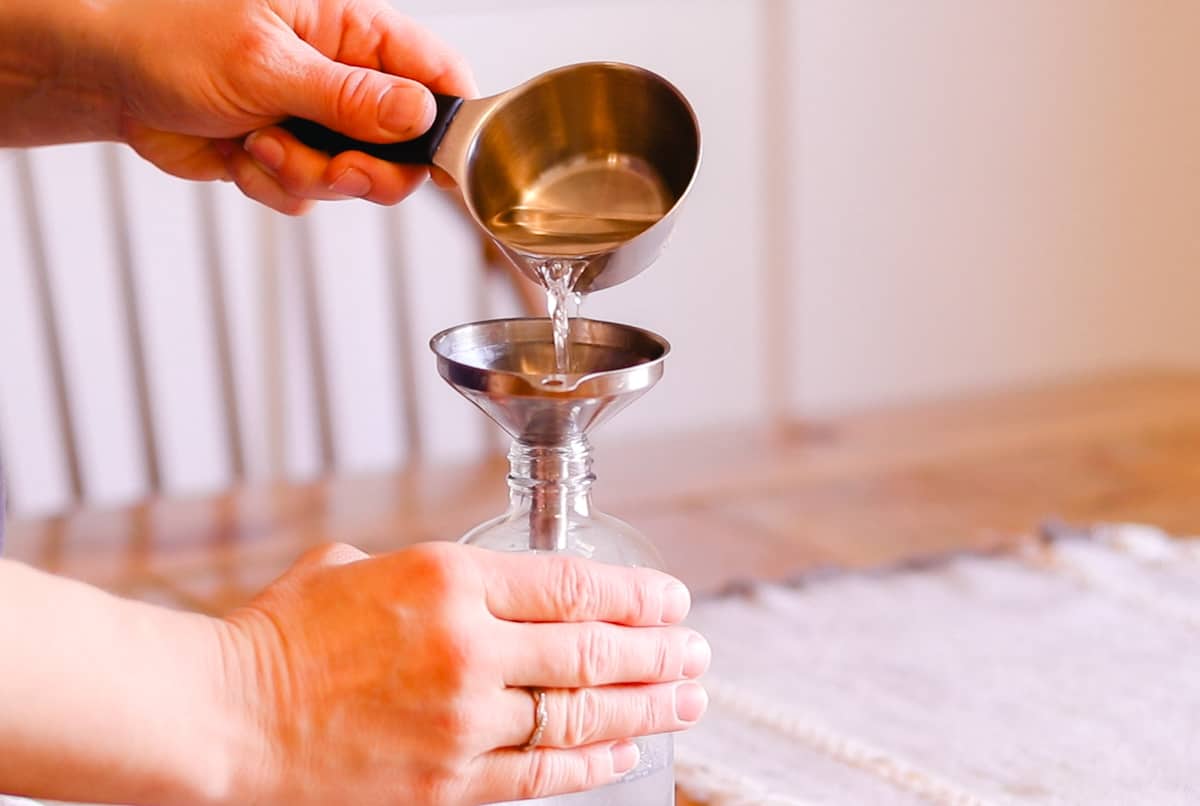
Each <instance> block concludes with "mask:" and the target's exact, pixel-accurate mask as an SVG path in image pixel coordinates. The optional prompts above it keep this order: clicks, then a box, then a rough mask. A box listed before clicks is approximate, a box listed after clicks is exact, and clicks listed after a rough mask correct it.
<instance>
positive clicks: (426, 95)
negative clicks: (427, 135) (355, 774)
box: [379, 87, 435, 140]
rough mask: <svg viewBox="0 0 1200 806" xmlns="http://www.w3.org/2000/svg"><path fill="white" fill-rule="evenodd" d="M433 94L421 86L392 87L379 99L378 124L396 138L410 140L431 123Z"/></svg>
mask: <svg viewBox="0 0 1200 806" xmlns="http://www.w3.org/2000/svg"><path fill="white" fill-rule="evenodd" d="M434 114H435V110H434V103H433V95H431V94H430V92H429V90H427V89H424V88H422V87H392V88H391V89H390V90H388V91H387V92H386V93H384V95H383V98H381V99H380V100H379V125H380V126H382V127H383V128H385V129H387V130H388V131H390V132H392V133H393V134H395V135H396V139H398V140H411V139H412V138H414V137H417V136H419V135H421V134H423V133H424V132H425V130H426V129H428V128H429V127H430V126H431V125H432V124H433V118H434Z"/></svg>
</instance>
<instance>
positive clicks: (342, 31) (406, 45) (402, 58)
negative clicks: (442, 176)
mask: <svg viewBox="0 0 1200 806" xmlns="http://www.w3.org/2000/svg"><path fill="white" fill-rule="evenodd" d="M297 22H298V23H299V24H298V25H297V26H296V33H297V34H299V36H300V37H301V38H303V39H304V40H306V41H308V42H310V43H312V44H313V45H314V46H315V47H317V48H318V49H319V50H320V51H321V52H322V53H324V54H325V55H326V56H328V57H329V58H331V59H336V60H338V61H340V62H345V63H346V64H353V65H359V66H362V67H370V68H373V69H377V70H382V71H384V72H387V73H391V74H393V75H400V76H407V77H408V78H411V79H413V80H414V81H418V82H420V83H421V84H424V85H425V86H427V87H429V88H430V89H432V90H433V91H434V92H442V93H448V94H451V95H462V96H465V97H474V96H475V95H477V94H478V90H477V88H476V86H475V79H474V77H473V76H472V75H471V70H470V68H469V67H468V66H467V63H466V62H465V61H464V60H463V58H462V57H461V56H460V55H459V54H458V53H457V52H456V51H455V50H454V49H453V48H451V47H449V46H448V45H446V43H445V42H443V41H442V40H441V39H439V38H438V37H437V36H435V35H434V34H432V33H431V32H430V31H428V30H427V29H425V28H423V27H421V26H420V25H418V24H417V23H416V22H414V21H413V20H412V19H410V18H409V17H406V16H405V15H403V14H401V13H400V12H399V11H397V10H396V9H395V8H393V7H391V6H390V5H387V4H385V3H375V2H366V3H357V4H355V5H354V6H352V7H350V8H349V9H348V10H346V11H344V12H343V17H342V19H341V20H340V23H339V25H338V26H337V30H336V31H332V32H331V31H327V30H324V29H323V28H322V26H323V24H325V23H327V22H328V19H327V18H321V17H316V18H313V19H312V20H311V21H304V20H298V21H297Z"/></svg>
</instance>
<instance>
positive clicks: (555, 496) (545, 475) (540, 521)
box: [508, 437, 596, 551]
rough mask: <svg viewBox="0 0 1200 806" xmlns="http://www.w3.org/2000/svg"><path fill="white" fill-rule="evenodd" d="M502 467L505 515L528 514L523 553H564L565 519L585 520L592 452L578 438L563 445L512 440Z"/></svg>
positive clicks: (589, 487) (589, 498)
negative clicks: (506, 498)
mask: <svg viewBox="0 0 1200 806" xmlns="http://www.w3.org/2000/svg"><path fill="white" fill-rule="evenodd" d="M508 462H509V473H508V489H509V501H510V503H511V510H512V511H513V512H514V513H519V514H521V515H524V513H525V511H526V510H527V511H528V518H529V547H530V548H531V549H534V550H538V551H561V550H564V549H565V548H566V547H567V539H568V530H569V526H570V521H571V516H572V515H575V516H578V517H584V518H586V517H588V516H589V515H590V514H591V505H592V499H591V489H592V482H593V481H594V480H595V478H596V477H595V476H594V475H592V446H591V445H590V444H588V441H587V439H585V438H583V437H580V438H578V439H576V440H572V441H571V442H569V443H566V444H564V445H532V444H530V443H528V442H522V441H521V440H514V441H513V444H512V448H511V449H510V450H509V452H508Z"/></svg>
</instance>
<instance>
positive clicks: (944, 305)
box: [788, 0, 1200, 412]
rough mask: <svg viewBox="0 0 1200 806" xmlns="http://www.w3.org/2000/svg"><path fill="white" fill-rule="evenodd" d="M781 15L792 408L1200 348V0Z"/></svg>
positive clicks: (925, 0)
mask: <svg viewBox="0 0 1200 806" xmlns="http://www.w3.org/2000/svg"><path fill="white" fill-rule="evenodd" d="M792 8H793V14H792V17H791V20H790V26H789V30H790V31H791V37H792V41H793V43H794V48H793V50H792V54H791V58H792V60H793V61H792V63H791V66H790V69H789V71H788V72H789V73H790V75H792V77H793V80H794V84H793V87H794V94H793V97H794V99H795V101H796V103H795V105H794V106H793V108H792V110H791V111H792V117H791V119H790V125H791V126H792V130H793V131H794V132H795V141H796V142H797V143H799V144H800V153H801V158H800V160H799V161H798V163H797V164H796V166H795V170H794V171H793V172H792V174H791V176H790V185H791V187H792V188H793V189H794V190H795V192H796V193H797V194H798V197H799V198H798V203H797V209H796V216H795V219H796V222H795V223H796V226H797V228H798V229H797V238H796V241H795V248H794V250H793V251H792V252H791V254H792V255H793V260H792V262H791V264H790V270H791V272H792V274H793V276H794V277H795V278H797V280H796V282H795V288H794V299H793V303H794V306H795V311H796V316H797V320H798V323H799V324H798V326H797V327H796V328H794V329H793V330H792V332H791V334H790V336H791V340H790V344H791V351H792V355H793V357H794V364H793V375H792V379H791V380H792V395H793V400H794V402H795V403H797V404H798V405H799V407H800V409H801V410H803V411H810V412H815V411H822V412H824V411H832V410H838V409H841V408H843V407H847V406H850V407H861V406H869V405H875V404H878V403H880V402H884V401H889V400H894V399H905V398H920V397H928V396H936V395H942V394H947V393H955V392H960V391H965V390H971V389H976V388H980V387H990V386H996V385H1002V384H1006V383H1011V382H1018V381H1022V380H1027V379H1032V378H1043V377H1049V376H1060V375H1070V374H1076V373H1080V372H1086V371H1091V370H1097V369H1102V368H1108V367H1114V366H1123V365H1129V364H1146V363H1164V362H1169V363H1174V362H1184V363H1187V364H1193V365H1194V364H1195V363H1196V362H1197V359H1200V338H1198V337H1200V330H1198V328H1197V325H1196V317H1195V315H1194V314H1193V311H1192V308H1193V302H1192V301H1193V300H1194V299H1196V296H1197V291H1198V290H1200V272H1198V271H1197V269H1200V239H1198V236H1197V233H1198V232H1200V158H1198V156H1197V155H1198V153H1200V152H1198V148H1200V82H1198V81H1197V76H1198V75H1200V52H1198V51H1197V50H1196V47H1195V43H1196V41H1197V36H1198V35H1200V6H1197V5H1196V4H1194V3H1187V2H1175V3H1126V2H1121V1H1120V0H1111V1H1110V2H1095V1H1094V0H1058V2H1053V3H1045V2H1040V0H1019V1H1018V2H1006V3H970V4H963V3H960V2H955V1H954V0H922V2H915V3H914V2H909V3H879V2H863V1H861V0H859V1H857V2H806V3H802V4H794V5H793V6H792Z"/></svg>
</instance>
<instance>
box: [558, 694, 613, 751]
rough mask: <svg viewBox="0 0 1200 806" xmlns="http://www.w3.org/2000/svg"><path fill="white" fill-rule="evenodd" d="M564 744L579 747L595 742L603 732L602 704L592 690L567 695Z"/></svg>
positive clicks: (598, 696)
mask: <svg viewBox="0 0 1200 806" xmlns="http://www.w3.org/2000/svg"><path fill="white" fill-rule="evenodd" d="M565 725H566V727H565V735H564V737H563V740H564V744H566V745H567V746H568V747H579V746H581V745H585V744H591V743H592V742H594V741H597V740H598V739H599V738H600V736H601V734H602V733H603V731H604V714H603V704H602V703H601V697H600V695H599V694H598V693H597V692H596V691H594V690H593V689H588V688H582V689H579V690H577V691H575V692H574V693H572V694H570V695H569V698H568V701H567V715H566V720H565Z"/></svg>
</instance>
